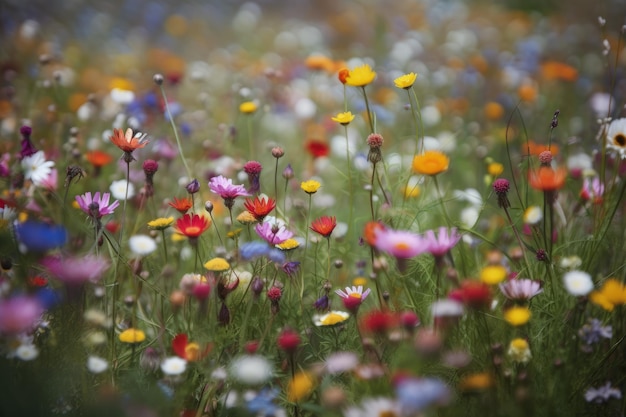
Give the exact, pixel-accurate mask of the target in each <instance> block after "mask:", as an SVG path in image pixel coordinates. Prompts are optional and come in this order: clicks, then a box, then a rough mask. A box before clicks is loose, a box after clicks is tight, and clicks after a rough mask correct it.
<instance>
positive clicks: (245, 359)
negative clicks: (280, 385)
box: [229, 355, 272, 385]
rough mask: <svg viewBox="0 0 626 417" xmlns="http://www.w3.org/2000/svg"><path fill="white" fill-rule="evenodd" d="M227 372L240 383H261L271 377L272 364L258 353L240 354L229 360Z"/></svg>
mask: <svg viewBox="0 0 626 417" xmlns="http://www.w3.org/2000/svg"><path fill="white" fill-rule="evenodd" d="M229 373H230V375H231V376H232V377H233V379H235V380H236V381H237V382H240V383H242V384H246V385H261V384H263V383H265V382H267V381H268V380H269V379H270V378H271V377H272V365H271V364H270V362H269V361H268V360H267V359H266V358H265V357H263V356H260V355H241V356H239V357H237V358H235V359H233V360H232V361H231V362H230V366H229Z"/></svg>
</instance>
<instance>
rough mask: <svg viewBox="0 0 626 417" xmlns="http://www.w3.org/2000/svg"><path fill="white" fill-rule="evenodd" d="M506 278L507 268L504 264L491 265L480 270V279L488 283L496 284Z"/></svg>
mask: <svg viewBox="0 0 626 417" xmlns="http://www.w3.org/2000/svg"><path fill="white" fill-rule="evenodd" d="M504 278H506V268H505V267H503V266H502V265H489V266H486V267H484V268H483V269H482V271H480V280H481V281H482V282H484V283H485V284H488V285H496V284H499V283H501V282H502V281H504Z"/></svg>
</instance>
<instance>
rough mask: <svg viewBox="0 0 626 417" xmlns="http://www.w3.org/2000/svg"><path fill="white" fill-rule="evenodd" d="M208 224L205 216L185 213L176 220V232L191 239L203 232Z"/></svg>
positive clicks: (209, 223)
mask: <svg viewBox="0 0 626 417" xmlns="http://www.w3.org/2000/svg"><path fill="white" fill-rule="evenodd" d="M210 225H211V222H210V221H209V220H208V219H207V218H205V217H202V216H198V215H197V214H185V215H184V216H183V217H182V218H180V219H178V220H176V230H177V231H178V233H180V234H181V235H185V236H187V237H188V238H192V239H193V238H197V237H198V236H200V235H201V234H202V233H204V231H205V230H206V229H208V228H209V226H210Z"/></svg>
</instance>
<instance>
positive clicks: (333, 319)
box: [313, 310, 350, 327]
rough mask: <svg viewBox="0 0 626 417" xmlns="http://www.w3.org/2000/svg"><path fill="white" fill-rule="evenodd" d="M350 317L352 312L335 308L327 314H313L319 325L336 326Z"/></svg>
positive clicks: (315, 321)
mask: <svg viewBox="0 0 626 417" xmlns="http://www.w3.org/2000/svg"><path fill="white" fill-rule="evenodd" d="M349 318H350V314H348V313H346V312H345V311H339V310H333V311H330V312H328V313H326V314H316V315H314V316H313V323H314V324H315V325H316V326H318V327H326V326H334V325H336V324H340V323H343V322H344V321H346V320H348V319H349Z"/></svg>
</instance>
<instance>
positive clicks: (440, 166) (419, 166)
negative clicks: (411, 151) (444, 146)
mask: <svg viewBox="0 0 626 417" xmlns="http://www.w3.org/2000/svg"><path fill="white" fill-rule="evenodd" d="M449 164H450V159H449V158H448V157H447V156H446V155H445V154H444V153H442V152H439V151H425V152H424V153H422V154H421V155H417V156H416V157H415V158H414V159H413V172H415V173H417V174H423V175H437V174H441V173H442V172H444V171H447V170H448V165H449Z"/></svg>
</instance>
